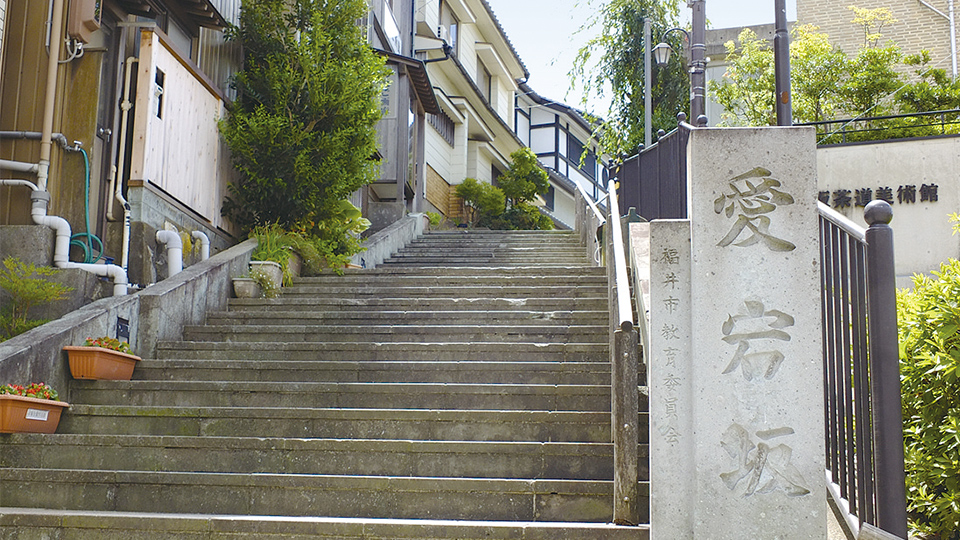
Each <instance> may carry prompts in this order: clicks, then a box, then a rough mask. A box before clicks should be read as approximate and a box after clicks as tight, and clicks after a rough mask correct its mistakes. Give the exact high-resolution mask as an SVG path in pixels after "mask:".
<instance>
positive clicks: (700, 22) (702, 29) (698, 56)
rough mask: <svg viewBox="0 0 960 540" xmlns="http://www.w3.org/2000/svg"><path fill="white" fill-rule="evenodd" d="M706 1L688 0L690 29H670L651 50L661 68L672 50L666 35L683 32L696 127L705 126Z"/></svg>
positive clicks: (691, 107) (692, 118) (691, 114)
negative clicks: (686, 47)
mask: <svg viewBox="0 0 960 540" xmlns="http://www.w3.org/2000/svg"><path fill="white" fill-rule="evenodd" d="M705 4H706V0H688V1H687V6H688V7H689V8H691V9H692V10H693V18H692V25H693V26H692V28H691V31H690V32H687V31H686V30H684V29H683V28H671V29H669V30H667V31H666V32H664V33H663V37H661V38H660V39H661V42H660V43H659V44H658V45H657V46H656V47H654V48H653V55H654V57H656V59H657V65H659V66H661V67H663V66H666V65H667V63H668V62H669V61H670V53H671V52H673V49H672V48H671V47H670V45H668V44H667V35H669V34H670V33H671V32H683V34H684V35H685V36H686V37H687V42H688V43H689V44H690V64H689V71H690V119H691V120H692V121H693V122H694V123H695V124H696V125H698V126H705V125H706V124H707V122H706V120H707V118H706V115H705V106H706V86H707V84H706V80H707V73H706V67H707V60H706V52H707V46H706V44H705V43H704V42H705V38H706V33H707V15H706V8H705Z"/></svg>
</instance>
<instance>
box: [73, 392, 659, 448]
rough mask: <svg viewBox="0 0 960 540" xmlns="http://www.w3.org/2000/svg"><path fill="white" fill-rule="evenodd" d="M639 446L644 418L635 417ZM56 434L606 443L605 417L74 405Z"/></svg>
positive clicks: (601, 413) (603, 414) (578, 413)
mask: <svg viewBox="0 0 960 540" xmlns="http://www.w3.org/2000/svg"><path fill="white" fill-rule="evenodd" d="M639 418H640V426H641V428H640V436H641V441H640V442H646V436H647V428H646V426H647V414H646V413H640V416H639ZM57 432H58V433H73V434H82V433H99V434H103V435H143V434H147V433H149V434H151V435H174V436H197V437H200V436H203V437H249V436H251V435H252V434H256V435H257V436H259V437H294V438H325V439H403V440H435V441H443V440H449V441H515V442H550V441H557V442H592V443H607V442H610V437H611V434H610V413H609V412H606V411H592V412H586V411H507V410H465V409H449V410H428V409H376V408H370V409H356V408H254V407H184V406H170V407H168V406H157V407H144V406H131V405H121V406H117V405H81V404H77V402H74V404H72V405H71V406H70V409H68V410H67V411H65V412H64V414H63V416H62V418H61V420H60V425H59V427H58V428H57Z"/></svg>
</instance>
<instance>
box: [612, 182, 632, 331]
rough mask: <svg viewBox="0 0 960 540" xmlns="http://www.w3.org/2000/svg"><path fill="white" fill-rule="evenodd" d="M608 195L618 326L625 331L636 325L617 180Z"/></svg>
mask: <svg viewBox="0 0 960 540" xmlns="http://www.w3.org/2000/svg"><path fill="white" fill-rule="evenodd" d="M607 196H608V197H609V199H610V201H609V202H610V226H611V233H612V237H613V263H614V269H615V274H614V275H615V277H616V279H615V285H616V289H617V317H618V320H617V321H616V322H617V326H619V327H620V328H621V329H623V330H625V331H629V330H632V329H633V327H634V326H635V323H634V320H633V308H632V307H631V305H630V280H629V278H627V255H626V252H625V250H624V249H623V225H622V224H621V223H620V219H619V215H618V214H619V208H620V205H619V202H618V201H617V186H616V181H615V180H613V179H611V180H610V182H609V184H608V185H607Z"/></svg>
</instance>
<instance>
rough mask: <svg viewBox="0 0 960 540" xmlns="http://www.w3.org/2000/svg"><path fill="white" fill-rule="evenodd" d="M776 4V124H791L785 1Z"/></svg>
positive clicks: (788, 43) (788, 48)
mask: <svg viewBox="0 0 960 540" xmlns="http://www.w3.org/2000/svg"><path fill="white" fill-rule="evenodd" d="M774 2H775V4H776V11H777V14H776V28H777V30H776V34H775V36H774V38H773V62H774V68H773V72H774V77H775V80H776V95H775V96H774V97H775V98H776V100H775V101H776V109H777V125H778V126H792V125H793V105H792V104H791V96H790V34H789V33H788V32H787V2H786V0H774Z"/></svg>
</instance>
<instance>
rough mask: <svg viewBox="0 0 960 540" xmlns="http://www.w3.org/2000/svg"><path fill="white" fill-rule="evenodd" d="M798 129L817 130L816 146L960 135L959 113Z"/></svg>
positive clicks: (849, 120) (830, 122)
mask: <svg viewBox="0 0 960 540" xmlns="http://www.w3.org/2000/svg"><path fill="white" fill-rule="evenodd" d="M795 125H797V126H813V127H814V128H816V130H817V144H844V143H851V142H867V141H879V140H887V139H905V138H911V137H933V136H937V135H949V134H956V133H960V109H950V110H943V111H929V112H922V113H909V114H895V115H890V116H872V117H868V118H845V119H841V120H824V121H821V122H807V123H804V124H795Z"/></svg>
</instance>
